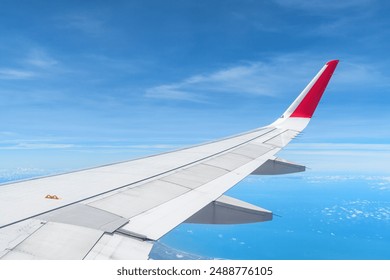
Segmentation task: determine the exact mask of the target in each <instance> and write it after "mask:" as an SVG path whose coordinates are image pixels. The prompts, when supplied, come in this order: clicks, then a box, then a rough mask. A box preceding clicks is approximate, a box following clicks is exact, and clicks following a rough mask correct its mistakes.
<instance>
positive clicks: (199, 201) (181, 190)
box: [0, 60, 338, 259]
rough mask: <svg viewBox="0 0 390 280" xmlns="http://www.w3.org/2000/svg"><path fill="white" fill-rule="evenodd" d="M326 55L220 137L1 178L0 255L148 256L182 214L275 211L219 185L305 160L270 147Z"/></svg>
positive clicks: (306, 102)
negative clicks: (280, 103)
mask: <svg viewBox="0 0 390 280" xmlns="http://www.w3.org/2000/svg"><path fill="white" fill-rule="evenodd" d="M337 63H338V61H337V60H334V61H330V62H328V63H327V64H326V65H325V66H324V67H323V68H322V69H321V70H320V72H319V73H318V74H317V75H316V76H315V77H314V79H313V80H312V81H311V82H310V83H309V85H308V86H307V87H306V88H305V89H304V90H303V91H302V93H301V94H300V95H299V96H298V98H297V99H296V100H295V101H294V102H293V103H292V104H291V106H290V107H289V108H288V109H287V111H286V112H285V113H284V114H283V116H282V117H281V118H279V119H278V120H276V121H275V122H274V123H272V124H271V125H269V126H265V127H262V128H258V129H255V130H253V131H249V132H246V133H243V134H240V135H236V136H233V137H229V138H225V139H222V140H219V141H214V142H210V143H206V144H203V145H198V146H194V147H190V148H186V149H181V150H178V151H174V152H168V153H163V154H160V155H156V156H150V157H146V158H141V159H137V160H132V161H127V162H122V163H117V164H111V165H105V166H101V167H97V168H92V169H87V170H82V171H77V172H72V173H66V174H61V175H56V176H48V177H43V178H38V179H33V180H26V181H21V182H16V183H11V184H6V185H2V186H1V187H0V258H2V259H147V258H148V256H149V252H150V250H151V248H152V246H153V242H154V241H156V240H158V239H159V238H161V237H162V236H163V235H165V234H166V233H168V232H169V231H170V230H172V229H173V228H175V227H176V226H177V225H179V224H180V223H183V222H188V223H208V224H233V223H250V222H261V221H268V220H271V219H272V212H270V211H268V210H265V209H262V208H260V207H257V206H254V205H250V204H248V203H246V202H243V201H239V200H237V199H234V198H231V197H227V196H225V195H223V194H224V193H225V192H226V191H227V190H228V189H230V188H231V187H233V186H234V185H235V184H237V183H238V182H240V181H241V180H242V179H244V178H245V177H246V176H248V175H250V174H257V175H263V174H286V173H292V172H300V171H304V170H305V167H304V166H301V165H297V164H294V163H290V162H287V161H284V160H281V159H278V158H277V157H276V154H277V153H278V152H279V151H280V150H281V149H282V148H283V147H284V146H286V145H287V144H288V143H289V142H290V141H291V140H292V139H293V138H294V137H295V136H297V135H298V134H299V133H300V132H301V131H302V130H303V129H304V128H305V127H306V125H307V124H308V123H309V121H310V118H311V117H312V115H313V113H314V111H315V109H316V107H317V104H318V102H319V101H320V98H321V96H322V94H323V92H324V90H325V88H326V86H327V84H328V82H329V80H330V78H331V76H332V74H333V72H334V70H335V68H336V66H337Z"/></svg>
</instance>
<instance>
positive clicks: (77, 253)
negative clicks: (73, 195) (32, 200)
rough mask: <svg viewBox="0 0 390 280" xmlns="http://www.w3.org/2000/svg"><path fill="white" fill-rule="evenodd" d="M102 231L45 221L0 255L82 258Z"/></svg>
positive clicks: (37, 257)
mask: <svg viewBox="0 0 390 280" xmlns="http://www.w3.org/2000/svg"><path fill="white" fill-rule="evenodd" d="M102 235H103V232H102V231H100V230H96V229H91V228H86V227H80V226H75V225H69V224H62V223H53V222H48V223H46V224H45V225H44V226H42V227H41V228H39V229H38V230H37V231H35V232H34V233H33V234H31V235H30V236H29V237H28V238H26V239H25V240H24V241H23V242H21V243H20V244H18V245H17V246H16V247H14V248H13V249H11V250H10V251H9V252H8V253H7V254H5V255H4V256H3V257H2V259H5V260H15V259H25V260H26V259H30V260H35V259H45V260H47V259H58V260H60V259H61V260H70V259H83V258H84V257H85V256H86V255H87V254H88V252H89V251H90V250H91V248H93V246H94V245H95V243H96V242H97V241H98V240H99V239H100V238H101V236H102Z"/></svg>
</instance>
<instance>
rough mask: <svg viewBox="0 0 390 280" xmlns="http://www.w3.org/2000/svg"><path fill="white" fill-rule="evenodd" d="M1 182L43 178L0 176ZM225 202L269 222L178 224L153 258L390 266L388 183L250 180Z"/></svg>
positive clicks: (382, 179) (31, 173)
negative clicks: (233, 201)
mask: <svg viewBox="0 0 390 280" xmlns="http://www.w3.org/2000/svg"><path fill="white" fill-rule="evenodd" d="M0 173H1V174H0V182H7V181H13V180H18V179H26V178H30V177H35V176H39V175H45V174H47V173H48V172H47V171H43V170H22V169H21V170H16V171H15V170H13V171H12V172H5V171H4V170H2V171H1V172H0ZM227 195H230V196H232V197H235V198H238V199H242V200H244V201H247V202H249V203H252V204H255V205H258V206H260V207H263V208H266V209H268V210H271V211H273V212H274V214H275V216H274V219H273V220H272V221H269V222H263V223H254V224H241V225H199V224H182V225H180V226H178V227H177V228H175V229H174V230H172V231H171V232H170V233H168V234H167V235H166V236H164V237H163V238H162V239H161V240H160V241H158V242H157V243H156V244H155V246H154V248H153V250H152V252H151V258H153V259H271V260H280V259H281V260H285V259H286V260H312V259H314V260H328V259H331V260H343V259H351V260H357V259H358V260H359V259H362V260H371V259H373V260H380V259H390V250H389V248H390V176H379V175H372V176H371V175H370V176H368V175H323V174H320V175H318V174H317V175H316V174H313V173H310V172H306V173H303V174H298V175H294V176H270V177H267V176H261V177H260V176H250V177H248V178H247V179H245V180H244V181H242V182H241V183H239V184H238V185H237V186H235V187H234V188H232V189H231V190H230V191H229V192H228V193H227Z"/></svg>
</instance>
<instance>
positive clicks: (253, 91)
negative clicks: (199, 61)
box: [145, 53, 387, 102]
mask: <svg viewBox="0 0 390 280" xmlns="http://www.w3.org/2000/svg"><path fill="white" fill-rule="evenodd" d="M332 58H333V57H327V59H332ZM356 60H357V59H355V58H349V59H348V60H347V61H342V62H341V65H340V67H339V69H337V71H336V75H335V78H334V81H332V84H333V83H337V84H338V85H339V86H343V87H348V88H349V89H351V88H361V87H367V85H372V84H374V85H375V86H378V85H379V86H380V85H387V84H386V83H387V82H385V81H387V79H385V76H384V75H383V74H382V72H381V70H380V69H381V66H379V65H375V64H370V63H365V62H355V61H356ZM325 62H326V59H323V58H321V56H320V55H316V56H313V55H309V54H305V53H293V54H287V55H278V56H272V55H270V56H269V58H268V59H267V60H263V61H251V62H239V63H237V64H236V65H232V66H229V67H225V68H222V69H219V70H216V71H213V72H210V73H200V74H195V75H193V76H189V77H188V78H185V79H183V80H181V81H177V82H173V83H170V84H163V85H157V86H154V87H151V88H148V89H146V91H145V97H149V98H159V99H175V100H184V101H192V102H207V101H209V100H210V99H212V98H213V95H215V94H235V95H246V96H271V97H276V96H281V95H282V94H283V95H286V94H288V92H290V91H291V92H293V93H294V94H297V93H298V92H300V90H302V89H303V88H304V86H305V85H306V84H307V83H308V82H309V81H310V79H311V78H312V77H314V75H315V74H316V71H318V70H319V69H320V68H321V67H322V65H323V64H324V63H325ZM218 98H221V97H218Z"/></svg>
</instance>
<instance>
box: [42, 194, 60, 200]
mask: <svg viewBox="0 0 390 280" xmlns="http://www.w3.org/2000/svg"><path fill="white" fill-rule="evenodd" d="M45 198H47V199H56V200H58V199H60V198H59V197H58V196H56V195H50V194H48V195H46V196H45Z"/></svg>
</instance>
